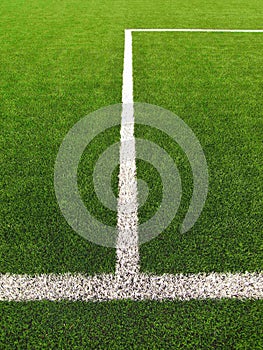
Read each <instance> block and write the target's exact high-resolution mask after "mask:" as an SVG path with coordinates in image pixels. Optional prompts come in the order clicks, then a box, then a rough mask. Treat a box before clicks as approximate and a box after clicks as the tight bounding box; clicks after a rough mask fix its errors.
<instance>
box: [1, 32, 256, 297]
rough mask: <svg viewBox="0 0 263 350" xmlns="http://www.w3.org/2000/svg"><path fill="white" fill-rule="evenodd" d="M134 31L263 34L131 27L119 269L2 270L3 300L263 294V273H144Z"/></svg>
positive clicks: (127, 38)
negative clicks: (111, 271)
mask: <svg viewBox="0 0 263 350" xmlns="http://www.w3.org/2000/svg"><path fill="white" fill-rule="evenodd" d="M132 32H214V33H215V32H218V33H219V32H225V33H263V30H252V29H183V28H182V29H126V30H125V47H124V67H123V89H122V103H123V108H122V122H121V149H120V175H119V199H118V241H119V243H120V244H119V245H120V247H119V245H118V244H117V246H118V248H117V263H116V273H115V274H114V275H113V274H102V275H95V276H87V275H84V274H70V273H67V274H58V275H56V274H42V275H34V276H30V275H17V274H0V300H2V301H4V300H8V301H29V300H52V301H55V300H63V299H65V300H76V301H77V300H83V301H106V300H115V299H116V300H118V299H132V300H144V299H150V300H164V299H169V300H176V299H178V300H190V299H207V298H208V299H221V298H237V299H244V298H245V299H246V298H250V299H263V273H261V272H255V273H249V272H246V273H233V274H232V273H209V274H205V273H198V274H192V275H183V274H178V275H169V274H163V275H161V276H155V275H150V274H149V275H147V274H143V273H139V246H138V237H137V235H138V232H137V225H138V215H137V208H138V203H137V181H136V165H135V139H134V134H133V133H134V114H133V76H132Z"/></svg>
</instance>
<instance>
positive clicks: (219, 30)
mask: <svg viewBox="0 0 263 350" xmlns="http://www.w3.org/2000/svg"><path fill="white" fill-rule="evenodd" d="M126 30H130V31H131V32H200V33H201V32H206V33H209V32H210V33H263V29H209V28H167V29H165V28H159V29H158V28H145V29H144V28H141V29H140V28H134V29H126Z"/></svg>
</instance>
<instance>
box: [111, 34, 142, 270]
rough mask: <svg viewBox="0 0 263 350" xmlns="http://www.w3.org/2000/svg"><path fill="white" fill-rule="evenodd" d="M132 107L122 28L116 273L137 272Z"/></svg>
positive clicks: (128, 39) (128, 40) (128, 43)
mask: <svg viewBox="0 0 263 350" xmlns="http://www.w3.org/2000/svg"><path fill="white" fill-rule="evenodd" d="M133 109H134V107H133V77H132V33H131V31H130V30H125V44H124V62H123V86H122V120H121V146H120V173H119V198H118V224H117V228H118V238H117V244H116V246H117V248H116V254H117V263H116V275H118V276H125V275H131V274H134V273H138V272H139V244H138V214H137V211H138V201H137V179H136V164H135V138H134V110H133Z"/></svg>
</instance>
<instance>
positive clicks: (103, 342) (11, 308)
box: [0, 300, 263, 350]
mask: <svg viewBox="0 0 263 350" xmlns="http://www.w3.org/2000/svg"><path fill="white" fill-rule="evenodd" d="M0 314H1V319H2V322H1V323H2V325H1V330H0V348H1V349H6V350H9V349H10V350H11V349H12V350H13V349H35V350H37V349H41V350H42V349H43V350H44V349H116V350H117V349H121V350H122V349H123V350H124V349H125V350H126V349H142V350H146V349H149V350H151V349H204V350H207V349H211V350H212V349H253V350H256V349H258V350H259V349H262V346H263V342H262V335H261V331H260V329H261V328H262V327H261V325H262V301H252V300H247V301H237V300H221V301H212V300H203V301H197V300H193V301H188V302H178V301H175V302H156V301H143V302H140V301H139V302H132V301H114V302H107V303H82V302H72V303H70V302H38V303H37V302H29V303H15V302H10V303H3V304H2V308H1V311H0Z"/></svg>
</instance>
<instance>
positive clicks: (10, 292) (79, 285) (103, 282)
mask: <svg viewBox="0 0 263 350" xmlns="http://www.w3.org/2000/svg"><path fill="white" fill-rule="evenodd" d="M222 298H236V299H247V298H248V299H263V273H249V272H246V273H236V274H232V273H210V274H202V273H199V274H192V275H183V274H178V275H168V274H164V275H162V276H155V275H146V274H133V275H131V276H126V277H121V276H116V275H112V274H108V275H106V274H104V275H96V276H87V275H85V274H70V273H67V274H57V275H56V274H47V275H45V274H43V275H35V276H29V275H15V274H14V275H12V274H2V275H1V274H0V300H2V301H4V300H6V301H30V300H35V301H37V300H51V301H55V300H72V301H74V300H75V301H77V300H81V301H106V300H119V299H132V300H145V299H151V300H164V299H169V300H175V299H178V300H190V299H222Z"/></svg>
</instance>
